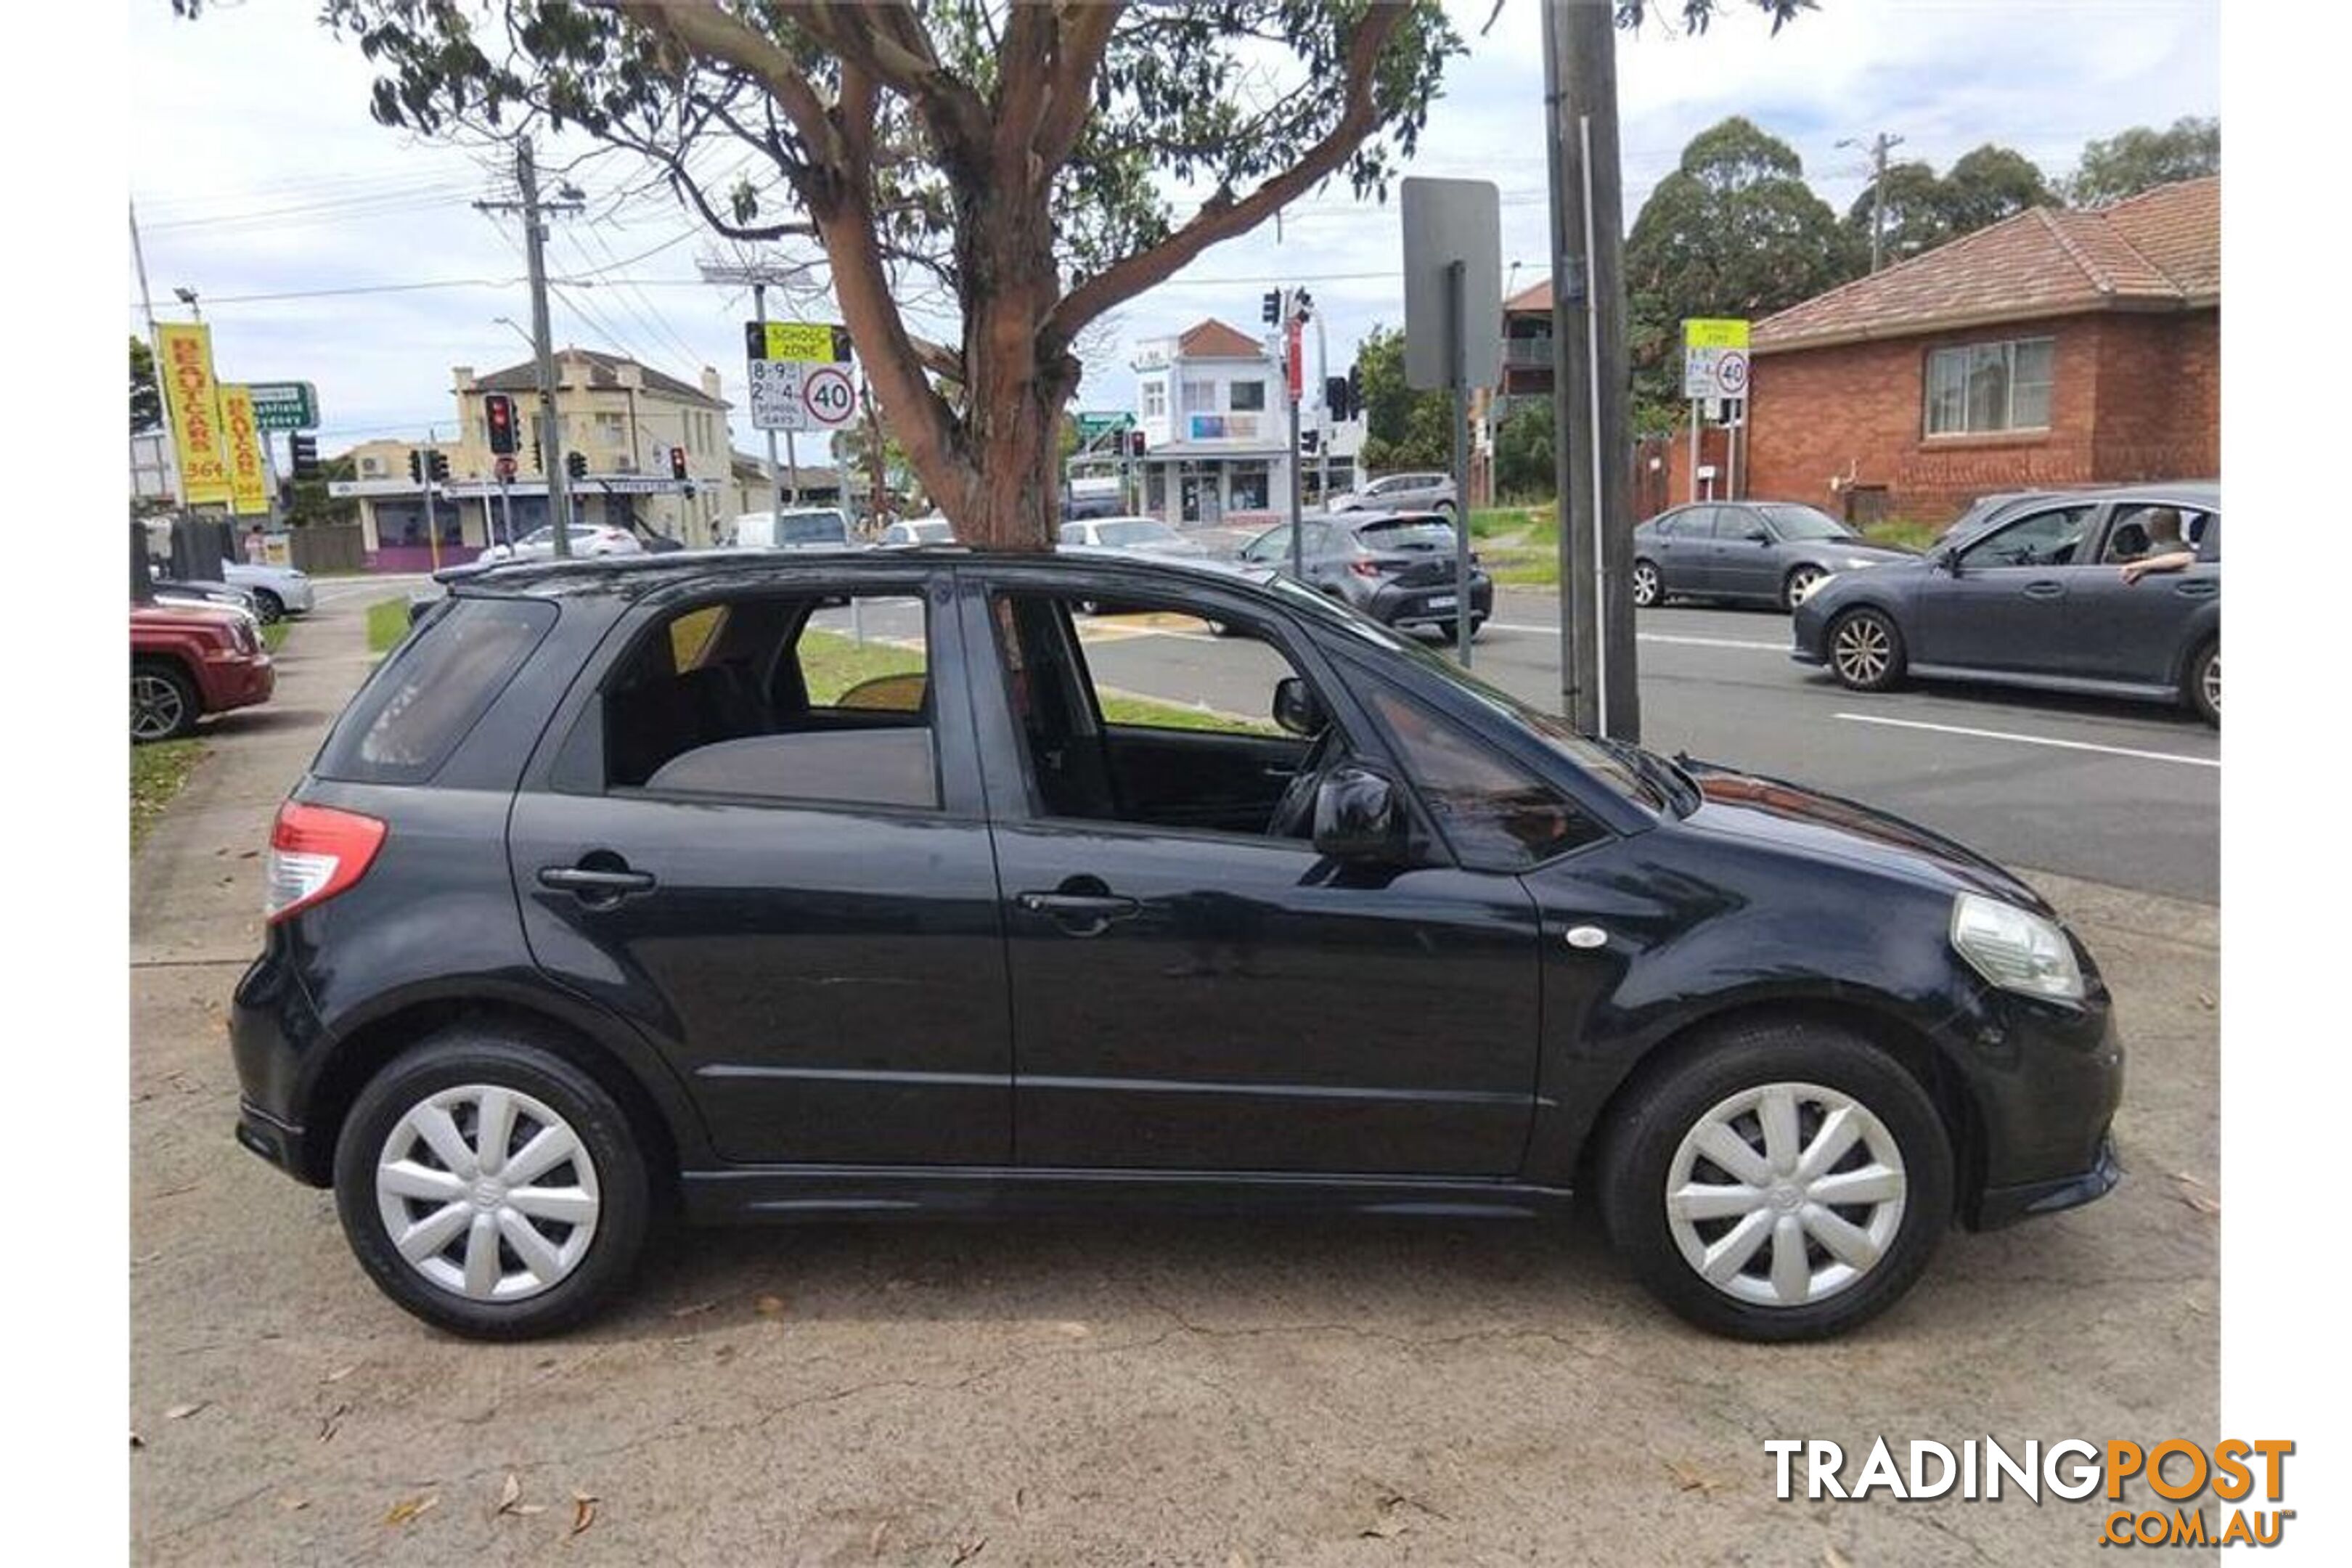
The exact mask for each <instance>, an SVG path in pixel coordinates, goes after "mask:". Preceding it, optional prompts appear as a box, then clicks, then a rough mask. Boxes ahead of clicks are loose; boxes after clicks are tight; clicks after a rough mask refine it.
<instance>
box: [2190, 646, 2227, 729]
mask: <svg viewBox="0 0 2352 1568" xmlns="http://www.w3.org/2000/svg"><path fill="white" fill-rule="evenodd" d="M2185 684H2186V686H2187V690H2186V692H2185V693H2184V695H2185V696H2186V697H2187V698H2188V700H2189V709H2190V710H2192V711H2193V712H2195V713H2196V715H2197V717H2199V718H2200V719H2202V720H2204V721H2205V722H2207V723H2208V724H2211V725H2214V726H2216V727H2219V725H2220V724H2221V638H2219V637H2215V638H2214V639H2213V640H2212V641H2211V642H2209V643H2207V644H2206V645H2205V646H2204V647H2202V648H2200V649H2199V650H2198V653H2197V657H2196V658H2192V659H2190V660H2189V679H2188V681H2187V682H2186V683H2185Z"/></svg>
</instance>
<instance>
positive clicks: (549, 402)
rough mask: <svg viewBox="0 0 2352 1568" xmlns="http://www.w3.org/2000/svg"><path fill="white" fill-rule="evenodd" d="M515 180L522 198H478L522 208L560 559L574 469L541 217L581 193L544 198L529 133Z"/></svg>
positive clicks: (566, 546)
mask: <svg viewBox="0 0 2352 1568" xmlns="http://www.w3.org/2000/svg"><path fill="white" fill-rule="evenodd" d="M515 184H518V185H520V187H521V188H522V200H521V201H520V202H476V203H475V204H474V206H475V208H476V209H477V210H478V211H480V212H520V213H521V214H522V233H523V254H524V258H525V259H526V260H527V261H528V262H529V263H530V345H531V355H532V358H533V359H534V360H535V361H536V362H537V367H538V379H539V459H540V467H541V469H542V470H543V471H544V472H545V473H546V475H547V510H548V514H549V515H548V520H547V521H548V522H549V524H550V525H551V528H552V529H553V531H554V540H555V553H556V555H557V557H558V558H559V559H562V558H565V557H568V556H570V555H571V553H572V474H571V471H570V470H569V469H567V468H565V467H564V466H563V426H562V424H561V423H559V422H558V421H557V419H556V417H555V345H554V342H553V341H552V338H551V333H550V331H549V328H548V322H547V226H546V225H545V224H543V223H541V221H540V219H541V215H543V214H546V213H551V212H578V211H580V210H581V208H582V206H583V205H585V204H584V203H583V199H582V197H581V195H580V193H579V192H577V191H575V190H573V189H572V187H571V186H570V185H565V186H564V187H563V188H562V192H561V193H560V195H562V200H560V201H553V202H541V200H540V199H539V165H538V163H536V162H534V161H533V159H532V157H531V151H530V138H529V137H527V136H526V137H524V138H523V139H522V140H521V141H520V142H517V143H516V144H515Z"/></svg>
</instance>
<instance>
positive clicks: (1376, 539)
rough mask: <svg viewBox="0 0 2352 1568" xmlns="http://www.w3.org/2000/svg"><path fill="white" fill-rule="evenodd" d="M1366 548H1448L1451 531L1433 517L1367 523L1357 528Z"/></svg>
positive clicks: (1452, 541) (1357, 532)
mask: <svg viewBox="0 0 2352 1568" xmlns="http://www.w3.org/2000/svg"><path fill="white" fill-rule="evenodd" d="M1356 537H1357V539H1359V540H1360V541H1361V542H1362V543H1363V545H1364V547H1365V548H1366V549H1367V550H1451V549H1453V548H1454V530H1453V529H1451V528H1449V527H1448V526H1446V525H1445V524H1444V523H1442V522H1439V521H1436V520H1434V519H1433V518H1425V517H1405V518H1399V519H1397V520H1396V521H1392V522H1370V523H1366V524H1365V525H1364V526H1363V527H1361V528H1360V529H1358V530H1357V531H1356Z"/></svg>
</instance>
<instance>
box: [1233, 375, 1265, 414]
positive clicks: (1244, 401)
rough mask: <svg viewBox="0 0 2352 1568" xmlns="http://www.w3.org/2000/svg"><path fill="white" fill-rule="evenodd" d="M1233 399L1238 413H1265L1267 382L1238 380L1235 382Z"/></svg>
mask: <svg viewBox="0 0 2352 1568" xmlns="http://www.w3.org/2000/svg"><path fill="white" fill-rule="evenodd" d="M1233 399H1234V401H1233V407H1234V411H1235V412H1236V413H1249V414H1263V413H1264V412H1265V383H1264V382H1262V381H1237V382H1235V383H1234V388H1233Z"/></svg>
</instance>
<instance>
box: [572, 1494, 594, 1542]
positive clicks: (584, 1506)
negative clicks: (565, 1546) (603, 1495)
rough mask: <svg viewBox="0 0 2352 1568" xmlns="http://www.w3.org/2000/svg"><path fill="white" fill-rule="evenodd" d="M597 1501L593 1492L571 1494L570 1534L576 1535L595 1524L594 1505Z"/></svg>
mask: <svg viewBox="0 0 2352 1568" xmlns="http://www.w3.org/2000/svg"><path fill="white" fill-rule="evenodd" d="M597 1502H598V1498H597V1496H596V1494H595V1493H594V1492H573V1493H572V1534H574V1535H577V1534H579V1533H580V1532H581V1531H583V1530H585V1529H587V1528H588V1527H589V1526H590V1525H592V1524H593V1523H595V1522H596V1504H597Z"/></svg>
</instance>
